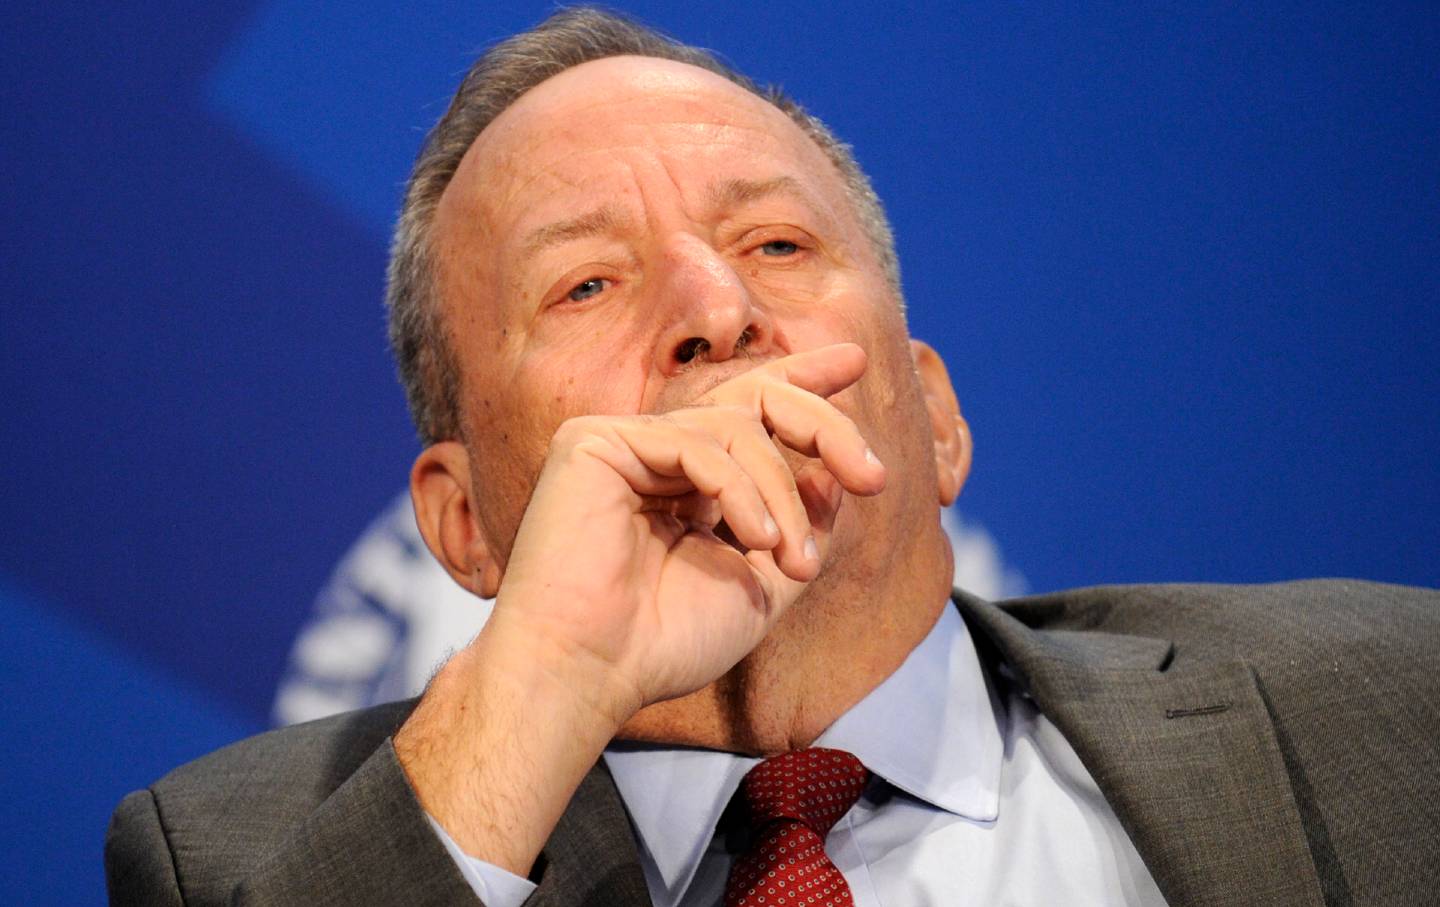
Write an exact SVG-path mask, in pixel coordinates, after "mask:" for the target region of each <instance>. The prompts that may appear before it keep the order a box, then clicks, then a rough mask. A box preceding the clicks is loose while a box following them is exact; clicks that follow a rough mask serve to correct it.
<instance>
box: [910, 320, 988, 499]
mask: <svg viewBox="0 0 1440 907" xmlns="http://www.w3.org/2000/svg"><path fill="white" fill-rule="evenodd" d="M910 355H911V356H912V357H913V358H914V359H915V371H916V372H917V373H919V375H920V388H921V390H922V391H923V392H924V394H925V410H926V412H928V413H929V415H930V432H931V434H932V435H933V437H934V439H935V472H936V476H937V480H938V483H937V487H938V490H939V492H940V506H942V507H949V506H950V505H951V504H953V503H955V499H956V498H957V497H959V496H960V489H961V488H962V487H964V485H965V479H966V478H968V477H969V475H970V455H971V452H972V450H973V447H972V445H971V442H970V426H969V424H968V423H966V421H965V417H964V416H962V415H960V404H959V403H958V402H957V401H956V399H955V388H954V386H953V385H951V383H950V373H949V372H947V371H946V370H945V362H944V360H942V359H941V358H940V354H939V353H937V352H935V350H934V349H933V348H932V347H931V346H930V344H928V343H926V342H925V341H923V340H911V341H910Z"/></svg>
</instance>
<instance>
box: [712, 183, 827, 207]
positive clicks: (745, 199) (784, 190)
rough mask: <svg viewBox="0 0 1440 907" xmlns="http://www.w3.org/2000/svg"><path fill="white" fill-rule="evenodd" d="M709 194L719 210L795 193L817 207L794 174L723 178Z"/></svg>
mask: <svg viewBox="0 0 1440 907" xmlns="http://www.w3.org/2000/svg"><path fill="white" fill-rule="evenodd" d="M708 195H709V199H708V201H709V202H710V205H711V207H713V208H715V209H717V210H723V209H726V208H738V207H740V206H741V205H746V204H749V203H750V202H756V201H760V200H761V199H764V198H769V197H770V196H772V195H793V196H795V197H796V198H798V199H800V200H801V201H802V202H805V203H806V204H807V205H809V206H810V207H812V208H813V207H815V205H814V204H813V202H812V201H811V199H810V194H809V193H808V192H806V191H805V190H804V189H803V188H802V187H801V185H800V181H799V180H797V179H795V178H794V177H793V176H777V177H772V178H771V179H768V180H747V179H732V180H722V181H721V182H718V183H712V184H711V185H710V189H709V192H708Z"/></svg>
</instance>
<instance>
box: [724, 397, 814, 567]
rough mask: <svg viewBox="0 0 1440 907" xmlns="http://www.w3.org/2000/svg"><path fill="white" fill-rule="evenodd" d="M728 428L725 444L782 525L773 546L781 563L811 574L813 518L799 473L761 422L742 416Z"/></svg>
mask: <svg viewBox="0 0 1440 907" xmlns="http://www.w3.org/2000/svg"><path fill="white" fill-rule="evenodd" d="M721 430H722V431H725V432H726V433H725V435H724V437H725V439H726V441H725V448H726V450H728V451H729V452H730V455H731V456H732V457H734V458H735V462H737V463H739V464H740V467H741V468H742V469H744V470H745V472H746V474H748V475H749V476H750V478H751V479H752V480H753V481H754V482H755V487H756V488H757V489H759V492H760V497H761V498H762V499H764V501H765V506H766V508H767V509H769V511H770V513H771V515H773V516H774V517H775V521H776V523H777V524H778V526H779V528H780V541H779V544H777V545H776V546H774V547H773V548H772V549H771V552H772V553H773V554H774V556H775V559H776V560H777V561H778V562H779V563H780V565H781V567H782V568H783V569H784V570H786V571H787V572H788V573H790V574H791V575H793V576H800V575H808V574H809V571H810V569H811V568H810V566H809V563H808V562H809V561H810V559H811V558H810V555H809V553H807V551H806V542H807V541H808V540H809V538H810V519H809V516H808V515H807V513H806V510H805V503H804V501H802V500H801V498H800V493H799V491H797V490H796V488H795V475H794V473H792V472H791V471H790V465H789V464H788V463H786V462H785V458H784V457H783V456H781V454H780V449H779V448H777V447H776V446H775V442H774V441H772V440H771V439H770V436H769V435H768V434H766V432H765V429H764V427H763V426H762V425H760V423H758V422H755V421H753V420H751V419H748V418H744V417H740V419H739V421H738V422H737V421H735V420H733V419H732V420H730V421H729V424H728V425H726V426H725V427H724V428H722V429H721Z"/></svg>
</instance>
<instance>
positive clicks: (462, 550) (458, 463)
mask: <svg viewBox="0 0 1440 907" xmlns="http://www.w3.org/2000/svg"><path fill="white" fill-rule="evenodd" d="M472 487H473V486H472V485H471V482H470V455H469V454H468V453H467V452H466V450H465V447H464V445H462V444H460V443H459V442H458V441H441V442H440V443H438V444H432V445H430V446H429V447H427V448H425V449H424V450H423V451H421V452H420V456H418V457H416V458H415V465H414V466H412V467H411V468H410V500H411V502H412V503H413V504H414V505H415V523H416V525H418V526H419V527H420V535H421V536H422V537H424V539H425V546H426V547H427V548H429V549H430V553H431V554H433V555H435V559H436V560H438V561H439V562H440V565H441V566H442V567H444V568H445V570H446V571H447V572H448V573H449V574H450V576H451V577H453V578H454V580H455V582H457V583H459V584H460V585H461V586H464V587H465V588H466V589H469V590H470V591H471V592H473V593H475V594H476V595H478V596H480V597H481V598H494V597H495V593H496V592H498V591H499V590H500V567H499V565H498V564H496V563H495V559H494V558H493V557H491V556H490V546H489V545H488V544H486V542H485V535H484V531H483V530H482V529H481V528H480V520H479V514H478V512H477V511H476V509H475V505H474V502H473V501H472V500H471V499H470V489H471V488H472Z"/></svg>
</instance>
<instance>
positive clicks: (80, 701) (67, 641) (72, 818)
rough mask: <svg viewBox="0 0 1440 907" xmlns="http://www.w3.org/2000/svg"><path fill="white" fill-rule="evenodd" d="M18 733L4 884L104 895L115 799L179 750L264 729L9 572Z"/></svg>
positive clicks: (9, 770) (2, 684) (11, 716)
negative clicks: (105, 851)
mask: <svg viewBox="0 0 1440 907" xmlns="http://www.w3.org/2000/svg"><path fill="white" fill-rule="evenodd" d="M0 615H3V620H4V626H5V649H4V653H3V655H0V695H3V698H4V702H5V704H6V714H7V717H6V720H5V736H6V739H7V740H8V741H9V744H8V745H7V747H6V749H7V755H6V759H5V772H4V773H3V774H0V797H3V798H4V802H5V804H6V807H5V824H6V827H7V830H6V834H5V846H4V847H3V848H0V879H3V882H0V894H3V900H4V902H5V903H7V904H36V905H40V904H56V905H76V904H98V903H102V902H103V900H104V892H105V873H104V869H103V867H102V866H101V864H100V859H99V856H100V848H101V845H102V844H103V842H104V840H105V826H106V824H107V823H108V821H109V818H110V813H111V811H112V810H114V809H115V804H116V803H118V802H119V801H120V798H121V797H123V796H124V795H125V794H126V793H128V792H129V791H132V790H134V789H136V788H137V787H143V786H144V785H146V784H148V783H150V781H152V780H154V779H155V778H157V777H159V776H160V775H161V774H163V773H165V772H166V771H169V770H170V769H171V768H173V767H174V766H176V765H178V764H180V763H181V762H184V761H187V760H190V759H194V758H195V757H197V756H199V755H202V754H203V753H206V752H208V751H210V750H212V749H215V748H216V747H218V746H221V745H223V744H225V743H228V742H230V741H232V740H235V739H237V738H238V737H241V736H243V735H245V734H252V733H254V732H255V731H257V730H260V729H261V726H260V724H259V722H257V721H255V720H254V719H253V718H251V717H248V716H243V717H242V716H239V715H237V714H236V713H235V712H234V711H232V710H231V709H228V708H226V707H224V706H219V705H217V704H216V703H215V702H213V701H212V700H211V699H209V698H208V697H204V696H198V695H196V693H195V691H194V690H193V689H192V687H191V684H189V683H188V682H186V681H185V680H183V679H181V678H177V677H173V676H170V675H169V673H168V672H166V671H163V670H157V669H156V668H154V667H152V666H151V665H148V664H146V663H145V662H144V661H142V660H141V659H139V658H136V657H135V656H134V655H133V654H131V653H130V652H127V651H125V650H124V649H122V648H120V647H119V646H117V645H115V644H114V643H113V642H111V641H109V640H107V639H105V638H103V637H100V636H98V635H96V634H95V632H94V631H93V630H90V629H89V628H86V627H81V626H77V625H76V624H75V622H74V621H72V620H69V619H68V618H66V617H64V616H63V615H62V614H60V613H58V612H57V611H56V610H55V609H54V608H53V607H46V603H44V602H40V601H37V600H35V599H32V598H29V597H27V596H25V595H22V594H21V593H19V592H18V591H16V590H15V588H14V587H13V586H11V585H10V584H9V583H7V582H5V581H4V580H3V579H0Z"/></svg>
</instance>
